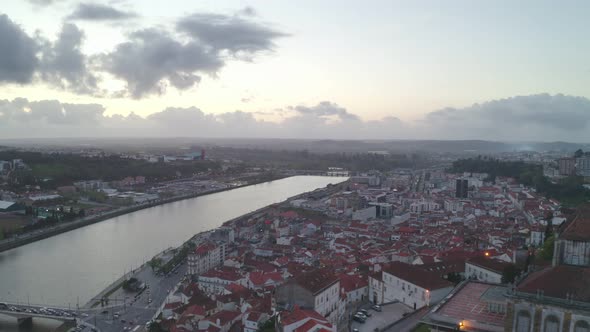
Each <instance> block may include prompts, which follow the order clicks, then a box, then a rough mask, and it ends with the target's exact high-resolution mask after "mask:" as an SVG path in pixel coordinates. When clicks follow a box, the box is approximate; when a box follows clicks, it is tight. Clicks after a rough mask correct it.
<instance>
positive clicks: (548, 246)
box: [539, 236, 555, 261]
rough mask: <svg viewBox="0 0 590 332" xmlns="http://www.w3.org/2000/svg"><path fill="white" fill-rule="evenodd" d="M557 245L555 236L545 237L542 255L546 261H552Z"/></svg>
mask: <svg viewBox="0 0 590 332" xmlns="http://www.w3.org/2000/svg"><path fill="white" fill-rule="evenodd" d="M554 247H555V237H554V236H551V237H549V238H547V239H545V243H543V248H541V252H540V255H539V256H540V257H541V258H542V259H543V260H545V261H550V260H552V259H553V249H554Z"/></svg>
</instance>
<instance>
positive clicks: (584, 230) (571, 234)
mask: <svg viewBox="0 0 590 332" xmlns="http://www.w3.org/2000/svg"><path fill="white" fill-rule="evenodd" d="M559 238H560V239H565V240H574V241H590V206H584V207H581V208H579V211H578V213H577V215H576V217H575V218H574V219H573V220H572V221H571V222H569V223H566V224H565V226H564V228H563V231H561V233H560V234H559Z"/></svg>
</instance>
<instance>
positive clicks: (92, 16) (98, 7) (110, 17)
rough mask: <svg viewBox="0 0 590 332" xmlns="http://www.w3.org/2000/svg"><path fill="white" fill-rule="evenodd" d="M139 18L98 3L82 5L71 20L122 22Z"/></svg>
mask: <svg viewBox="0 0 590 332" xmlns="http://www.w3.org/2000/svg"><path fill="white" fill-rule="evenodd" d="M134 17H137V14H136V13H133V12H127V11H122V10H119V9H116V8H115V7H111V6H108V5H103V4H98V3H80V4H78V7H77V8H76V9H75V10H74V12H73V13H72V14H70V15H69V16H68V18H69V19H71V20H86V21H120V20H127V19H130V18H134Z"/></svg>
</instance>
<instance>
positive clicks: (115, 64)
mask: <svg viewBox="0 0 590 332" xmlns="http://www.w3.org/2000/svg"><path fill="white" fill-rule="evenodd" d="M100 62H101V63H102V67H103V68H104V69H105V70H106V71H108V72H109V73H111V74H113V75H114V76H115V77H117V78H119V79H122V80H124V81H125V82H126V83H127V91H128V92H129V93H130V95H131V96H132V97H134V98H141V97H143V96H145V95H147V94H162V93H164V92H165V91H166V87H167V86H168V85H172V86H174V87H175V88H177V89H179V90H183V89H188V88H190V87H192V86H194V85H195V84H196V83H198V82H199V81H200V80H201V76H200V74H197V73H210V74H213V73H215V72H217V70H219V69H220V68H221V67H222V66H223V64H224V63H223V60H222V59H220V58H219V57H218V56H217V55H216V54H212V53H211V52H210V51H208V50H207V49H206V48H205V47H203V45H201V44H199V43H195V42H187V43H183V42H180V41H177V40H176V39H174V37H173V36H171V35H170V33H168V32H166V31H164V30H158V29H147V30H141V31H137V32H135V33H133V34H132V35H131V36H130V40H129V41H128V42H125V43H122V44H119V45H118V46H117V47H116V48H115V50H114V51H113V52H111V53H109V54H105V55H103V56H101V58H100Z"/></svg>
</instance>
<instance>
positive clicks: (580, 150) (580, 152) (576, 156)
mask: <svg viewBox="0 0 590 332" xmlns="http://www.w3.org/2000/svg"><path fill="white" fill-rule="evenodd" d="M583 155H584V151H582V149H577V150H576V152H574V157H575V158H580V157H582V156H583Z"/></svg>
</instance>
